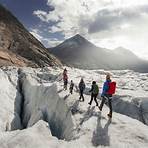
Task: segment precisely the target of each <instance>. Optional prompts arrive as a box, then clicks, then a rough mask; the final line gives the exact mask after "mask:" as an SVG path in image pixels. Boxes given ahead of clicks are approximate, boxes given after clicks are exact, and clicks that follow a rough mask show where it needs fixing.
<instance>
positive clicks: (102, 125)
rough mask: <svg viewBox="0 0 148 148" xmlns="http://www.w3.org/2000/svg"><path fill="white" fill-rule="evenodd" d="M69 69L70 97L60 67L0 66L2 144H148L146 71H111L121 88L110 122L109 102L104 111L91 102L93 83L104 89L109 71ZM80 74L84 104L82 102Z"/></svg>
mask: <svg viewBox="0 0 148 148" xmlns="http://www.w3.org/2000/svg"><path fill="white" fill-rule="evenodd" d="M66 68H67V70H68V75H69V81H70V80H73V81H74V83H75V89H74V93H73V94H72V95H70V94H69V90H67V91H64V90H63V81H62V69H60V68H51V67H45V68H41V69H40V68H38V69H35V68H27V67H24V68H16V67H2V68H0V102H1V103H0V148H9V147H11V148H26V147H27V148H35V147H37V148H41V147H44V148H46V147H48V148H49V147H51V148H58V147H60V148H66V147H71V148H93V147H98V148H100V147H110V148H115V147H116V148H118V147H119V148H122V147H129V148H139V147H141V148H147V147H148V80H147V79H148V74H147V73H145V74H144V73H143V74H142V73H137V72H134V71H131V70H121V71H119V70H118V71H115V70H113V71H109V72H110V73H111V74H112V79H113V80H115V81H116V82H117V86H118V87H117V93H116V95H115V96H114V97H113V111H114V112H113V118H112V120H111V119H109V118H108V117H107V113H108V107H107V103H106V105H105V106H104V108H103V111H102V112H100V111H99V109H98V108H97V107H95V104H92V106H89V105H88V102H89V100H90V94H89V92H88V91H89V89H90V87H91V82H92V81H93V80H95V81H97V84H98V85H99V88H100V93H101V89H102V83H103V81H104V78H105V74H106V72H108V71H104V70H81V69H76V68H70V67H66ZM81 78H84V81H85V83H86V86H87V88H86V90H85V94H84V97H85V102H80V101H79V100H78V99H79V93H78V89H77V86H78V83H79V81H80V79H81ZM100 101H101V97H100V95H99V96H98V102H99V103H100Z"/></svg>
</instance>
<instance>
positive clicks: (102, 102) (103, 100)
mask: <svg viewBox="0 0 148 148" xmlns="http://www.w3.org/2000/svg"><path fill="white" fill-rule="evenodd" d="M105 100H106V98H105V97H104V96H103V97H102V101H101V104H100V106H99V109H100V111H102V108H103V105H104V103H105Z"/></svg>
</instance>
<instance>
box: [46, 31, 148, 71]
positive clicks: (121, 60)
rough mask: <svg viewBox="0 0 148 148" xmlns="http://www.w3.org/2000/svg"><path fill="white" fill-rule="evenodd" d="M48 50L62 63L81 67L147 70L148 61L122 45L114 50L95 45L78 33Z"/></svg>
mask: <svg viewBox="0 0 148 148" xmlns="http://www.w3.org/2000/svg"><path fill="white" fill-rule="evenodd" d="M49 51H50V52H51V53H53V54H54V55H55V56H56V57H58V58H59V59H60V60H61V61H62V62H63V64H65V65H68V66H72V67H76V68H82V69H100V68H101V69H105V70H111V69H113V70H119V69H120V70H123V69H131V70H135V71H139V72H148V70H146V67H147V68H148V66H147V65H148V61H145V60H142V59H140V58H139V57H138V56H137V55H135V54H134V53H133V52H132V51H130V50H128V49H125V48H123V47H118V48H116V49H114V50H109V49H106V48H101V47H97V46H95V45H94V44H92V43H91V42H90V41H88V40H86V39H85V38H84V37H82V36H81V35H79V34H76V35H75V36H73V37H71V38H69V39H66V40H65V41H64V42H63V43H61V44H59V45H58V46H56V47H53V48H50V49H49Z"/></svg>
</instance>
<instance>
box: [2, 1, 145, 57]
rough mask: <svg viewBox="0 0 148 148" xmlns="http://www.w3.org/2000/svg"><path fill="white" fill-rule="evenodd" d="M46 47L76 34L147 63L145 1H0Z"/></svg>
mask: <svg viewBox="0 0 148 148" xmlns="http://www.w3.org/2000/svg"><path fill="white" fill-rule="evenodd" d="M0 3H1V4H3V5H4V6H5V7H7V8H8V9H9V10H10V11H11V12H12V13H13V14H14V15H15V16H16V17H17V18H18V19H19V20H20V21H21V22H22V23H23V24H24V26H25V27H26V28H27V29H28V30H29V31H30V33H32V34H33V35H34V36H35V37H36V38H37V39H38V40H40V41H41V42H42V43H43V44H44V45H45V46H46V47H52V46H56V45H58V44H59V43H61V42H62V41H64V40H65V39H67V38H70V37H72V36H74V35H75V34H77V33H79V34H80V35H82V36H84V37H85V38H86V39H88V40H89V41H91V42H92V43H94V44H95V45H96V46H100V47H104V48H108V49H114V48H117V47H119V46H122V47H125V48H127V49H130V50H131V51H132V52H134V53H135V54H136V55H138V56H139V57H141V58H144V59H147V60H148V44H147V43H148V33H147V32H148V27H147V26H148V1H147V0H130V1H129V0H0Z"/></svg>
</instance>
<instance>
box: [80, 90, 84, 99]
mask: <svg viewBox="0 0 148 148" xmlns="http://www.w3.org/2000/svg"><path fill="white" fill-rule="evenodd" d="M83 92H84V91H83V90H80V98H79V100H81V98H82V99H83V101H84V96H83Z"/></svg>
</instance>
